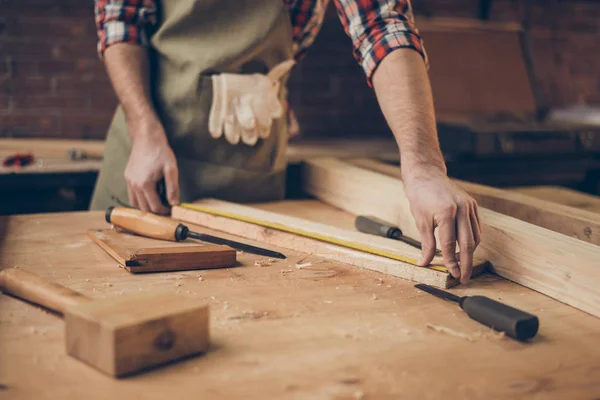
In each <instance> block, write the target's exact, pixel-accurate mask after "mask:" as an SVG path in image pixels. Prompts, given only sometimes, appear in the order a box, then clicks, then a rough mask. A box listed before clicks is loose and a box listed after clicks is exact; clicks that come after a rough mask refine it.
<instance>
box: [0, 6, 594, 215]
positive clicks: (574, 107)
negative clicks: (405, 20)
mask: <svg viewBox="0 0 600 400" xmlns="http://www.w3.org/2000/svg"><path fill="white" fill-rule="evenodd" d="M413 7H414V11H415V14H416V21H417V27H418V28H419V30H420V31H421V34H422V37H423V39H424V43H425V48H426V50H427V52H428V55H429V58H430V64H431V68H430V76H431V80H432V86H433V92H434V97H435V102H436V112H437V119H438V129H439V136H440V142H441V144H442V150H443V152H444V155H445V157H446V160H447V163H448V169H449V174H450V175H451V176H454V177H457V178H461V179H465V180H470V181H474V182H481V183H485V184H489V185H493V186H499V187H517V186H532V185H553V186H558V185H559V186H563V187H569V188H572V189H577V190H579V191H582V192H587V193H590V194H598V193H599V192H600V110H599V108H598V107H599V106H600V56H599V54H600V28H599V21H600V1H595V0H413ZM289 92H290V102H291V104H292V106H293V109H294V110H295V112H296V114H297V117H298V120H299V123H300V135H299V136H298V137H295V138H294V139H293V143H298V144H299V145H300V146H301V145H302V143H310V144H311V145H313V144H314V143H317V144H319V143H325V144H327V143H330V144H331V143H334V145H335V143H342V142H341V141H344V142H347V141H352V142H353V143H354V142H355V141H361V142H359V143H363V142H362V141H364V142H369V143H377V146H379V147H377V146H375V148H381V146H382V143H383V146H384V145H385V144H387V143H388V142H390V143H393V142H391V139H392V136H391V132H390V131H389V129H388V128H387V125H386V123H385V120H384V119H383V116H382V115H381V112H380V111H379V108H378V105H377V102H376V99H375V96H374V94H373V92H372V89H370V88H369V87H368V86H367V84H366V82H365V79H364V75H363V72H362V70H361V69H360V67H359V66H358V65H357V63H356V61H355V60H354V58H353V57H352V49H351V43H350V39H349V38H348V37H347V36H346V35H345V33H344V32H343V30H342V26H341V23H340V22H339V20H338V18H337V16H336V15H335V10H334V8H333V7H332V5H331V6H330V9H329V10H328V13H327V16H326V21H325V23H324V25H323V29H322V31H321V33H320V34H319V36H318V38H317V41H316V43H315V45H314V46H313V47H311V48H310V50H309V52H308V54H307V56H306V58H305V59H304V60H303V61H302V62H301V63H300V64H299V65H298V66H297V67H296V68H295V69H294V71H293V74H292V77H291V80H290V85H289ZM115 107H116V97H115V95H114V93H113V91H112V88H111V86H110V82H109V80H108V77H107V75H106V73H105V71H104V67H103V64H102V63H101V61H100V60H99V59H98V57H97V53H96V31H95V26H94V14H93V1H91V0H90V1H82V0H0V157H1V158H4V159H6V157H9V156H11V155H14V154H17V153H27V154H33V156H34V160H32V164H33V167H32V168H30V170H26V169H25V168H22V169H20V170H18V171H17V170H16V169H15V168H12V167H11V168H9V167H0V168H3V169H0V213H19V212H38V211H57V210H72V209H85V208H86V207H87V202H88V201H89V196H90V194H91V190H92V188H93V184H94V182H95V179H96V173H97V168H98V166H99V163H100V159H101V157H102V151H103V149H102V144H101V142H100V141H101V140H103V138H104V136H105V134H106V130H107V127H108V124H109V121H110V119H111V117H112V113H113V111H114V109H115ZM20 139H36V141H35V142H31V141H30V142H27V144H23V142H22V141H21V140H20ZM46 139H68V140H70V141H69V142H65V141H61V142H54V141H47V140H46ZM81 140H83V141H84V142H81ZM365 146H366V145H365ZM69 150H72V151H71V152H70V153H69ZM374 156H376V155H374ZM392 158H393V157H392ZM392 161H393V160H392ZM65 163H68V164H65ZM290 182H293V181H290Z"/></svg>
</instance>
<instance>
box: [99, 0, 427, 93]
mask: <svg viewBox="0 0 600 400" xmlns="http://www.w3.org/2000/svg"><path fill="white" fill-rule="evenodd" d="M333 1H334V3H335V6H336V8H337V13H338V16H339V17H340V20H341V21H342V25H343V26H344V30H345V31H346V33H347V34H348V36H349V37H350V38H351V39H352V45H353V48H354V57H355V58H356V60H357V61H358V62H359V63H360V65H361V66H362V68H363V69H364V71H365V74H366V76H367V80H368V81H369V83H370V82H371V76H372V75H373V71H375V69H376V68H377V65H378V64H379V63H380V62H381V60H383V58H384V57H385V56H386V55H387V54H389V53H390V52H391V51H393V50H395V49H397V48H411V49H414V50H416V51H418V52H419V53H421V55H422V56H423V58H424V59H425V60H426V61H427V56H426V53H425V50H424V48H423V43H422V41H421V37H420V36H419V32H418V30H417V28H416V27H415V25H414V18H413V14H412V7H411V4H410V0H333ZM283 2H284V4H285V6H286V7H287V8H288V10H289V14H290V19H291V23H292V36H293V42H294V55H295V58H296V59H297V60H299V59H301V58H302V56H303V55H304V53H305V52H306V50H307V49H308V48H309V47H310V45H311V44H312V43H313V42H314V40H315V38H316V36H317V34H318V32H319V30H320V29H321V25H322V24H323V17H324V16H325V9H326V8H327V5H328V4H329V0H283ZM95 3H96V26H97V29H98V38H99V40H98V51H99V53H100V55H102V53H103V52H104V50H106V48H107V47H108V46H110V45H112V44H115V43H119V42H125V43H132V44H138V45H142V46H145V45H147V43H148V40H147V38H146V37H145V35H144V32H145V31H144V29H143V27H144V25H146V24H152V23H153V20H154V15H155V12H156V0H95Z"/></svg>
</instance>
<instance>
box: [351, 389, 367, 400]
mask: <svg viewBox="0 0 600 400" xmlns="http://www.w3.org/2000/svg"><path fill="white" fill-rule="evenodd" d="M354 398H355V399H358V400H360V399H364V398H365V393H364V392H361V391H360V390H359V391H356V392H354Z"/></svg>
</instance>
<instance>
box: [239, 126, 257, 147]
mask: <svg viewBox="0 0 600 400" xmlns="http://www.w3.org/2000/svg"><path fill="white" fill-rule="evenodd" d="M241 131H242V142H243V143H244V144H247V145H248V146H254V145H255V144H256V142H258V129H257V128H254V129H241Z"/></svg>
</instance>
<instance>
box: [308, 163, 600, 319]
mask: <svg viewBox="0 0 600 400" xmlns="http://www.w3.org/2000/svg"><path fill="white" fill-rule="evenodd" d="M303 177H304V187H305V190H306V191H307V192H309V193H310V194H312V195H314V196H315V197H317V198H319V199H320V200H322V201H324V202H326V203H329V204H332V205H334V206H336V207H339V208H341V209H343V210H346V211H349V212H351V213H355V214H358V213H360V214H372V215H375V216H377V217H379V218H382V219H385V220H389V221H402V222H401V223H402V224H401V227H402V229H403V231H405V232H407V234H408V235H409V236H413V237H417V238H418V237H419V232H418V230H417V228H416V225H415V223H414V219H413V218H412V215H411V213H410V208H409V204H408V200H407V198H406V194H405V192H404V186H403V183H402V181H400V180H399V179H396V178H393V177H389V176H386V175H382V174H379V173H376V172H372V171H368V170H366V169H363V168H359V167H356V166H354V165H351V164H350V163H347V162H343V161H340V160H336V159H314V160H308V161H306V162H305V167H304V173H303ZM479 214H480V217H481V223H482V231H483V232H482V241H481V244H480V245H479V247H478V248H477V251H476V253H475V254H476V255H477V256H479V257H481V258H484V259H487V260H489V261H490V262H491V263H492V269H493V271H495V272H496V273H497V274H499V275H501V276H503V277H505V278H508V279H510V280H512V281H514V282H517V283H520V284H522V285H524V286H527V287H529V288H531V289H534V290H537V291H539V292H541V293H544V294H546V295H548V296H550V297H553V298H555V299H557V300H560V301H562V302H564V303H567V304H569V305H571V306H573V307H577V308H579V309H581V310H583V311H586V312H588V313H590V314H592V315H595V316H596V317H600V265H599V262H600V249H599V248H598V247H597V246H595V245H592V244H589V243H585V242H583V241H581V240H577V239H574V238H570V237H568V236H565V235H562V234H559V233H556V232H553V231H551V230H548V229H545V228H541V227H538V226H535V225H533V224H529V223H527V222H524V221H520V220H518V219H516V218H513V217H510V216H506V215H502V214H499V213H497V212H494V211H490V210H487V209H485V208H480V210H479Z"/></svg>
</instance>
